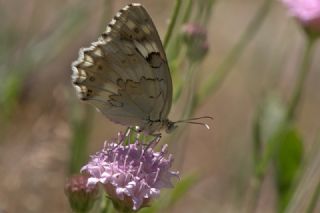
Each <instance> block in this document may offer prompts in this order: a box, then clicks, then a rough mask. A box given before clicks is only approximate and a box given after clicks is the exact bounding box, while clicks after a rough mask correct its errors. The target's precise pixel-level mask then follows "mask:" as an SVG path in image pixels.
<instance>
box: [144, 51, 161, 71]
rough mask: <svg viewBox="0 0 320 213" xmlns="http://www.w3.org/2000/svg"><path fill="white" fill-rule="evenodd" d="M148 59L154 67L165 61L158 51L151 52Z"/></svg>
mask: <svg viewBox="0 0 320 213" xmlns="http://www.w3.org/2000/svg"><path fill="white" fill-rule="evenodd" d="M146 59H147V61H148V63H149V65H150V66H151V67H152V68H159V67H161V64H162V63H163V60H162V59H161V56H160V54H159V53H158V52H152V53H150V54H149V55H148V56H147V58H146Z"/></svg>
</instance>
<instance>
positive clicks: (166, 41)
mask: <svg viewBox="0 0 320 213" xmlns="http://www.w3.org/2000/svg"><path fill="white" fill-rule="evenodd" d="M180 8H181V0H176V4H175V6H174V10H173V13H172V16H171V18H170V23H169V26H168V29H167V33H166V35H165V37H164V41H163V46H164V49H167V47H168V44H169V40H170V38H171V35H172V32H173V29H174V27H175V24H176V22H177V18H178V14H179V10H180Z"/></svg>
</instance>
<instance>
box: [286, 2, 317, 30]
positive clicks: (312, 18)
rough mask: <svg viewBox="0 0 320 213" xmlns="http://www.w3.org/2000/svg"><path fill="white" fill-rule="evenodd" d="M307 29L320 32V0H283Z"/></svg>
mask: <svg viewBox="0 0 320 213" xmlns="http://www.w3.org/2000/svg"><path fill="white" fill-rule="evenodd" d="M282 2H283V3H284V4H285V5H286V6H287V7H288V10H289V12H290V14H291V15H292V16H294V17H295V18H296V19H297V20H298V21H299V22H300V23H301V24H302V25H303V26H304V27H305V28H306V29H307V30H310V31H311V32H315V33H320V0H282Z"/></svg>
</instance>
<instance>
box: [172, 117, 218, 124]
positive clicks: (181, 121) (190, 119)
mask: <svg viewBox="0 0 320 213" xmlns="http://www.w3.org/2000/svg"><path fill="white" fill-rule="evenodd" d="M200 119H210V120H213V117H211V116H202V117H198V118H189V119H185V120H179V121H177V122H175V123H183V122H187V121H195V120H200Z"/></svg>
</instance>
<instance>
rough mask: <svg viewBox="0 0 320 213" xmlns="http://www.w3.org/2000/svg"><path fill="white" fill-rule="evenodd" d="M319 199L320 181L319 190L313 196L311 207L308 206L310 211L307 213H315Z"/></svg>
mask: <svg viewBox="0 0 320 213" xmlns="http://www.w3.org/2000/svg"><path fill="white" fill-rule="evenodd" d="M319 198H320V181H319V183H318V185H317V188H316V190H315V192H314V194H313V196H312V199H311V202H310V205H309V206H308V209H307V213H313V212H315V208H316V206H317V203H318V200H319Z"/></svg>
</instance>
